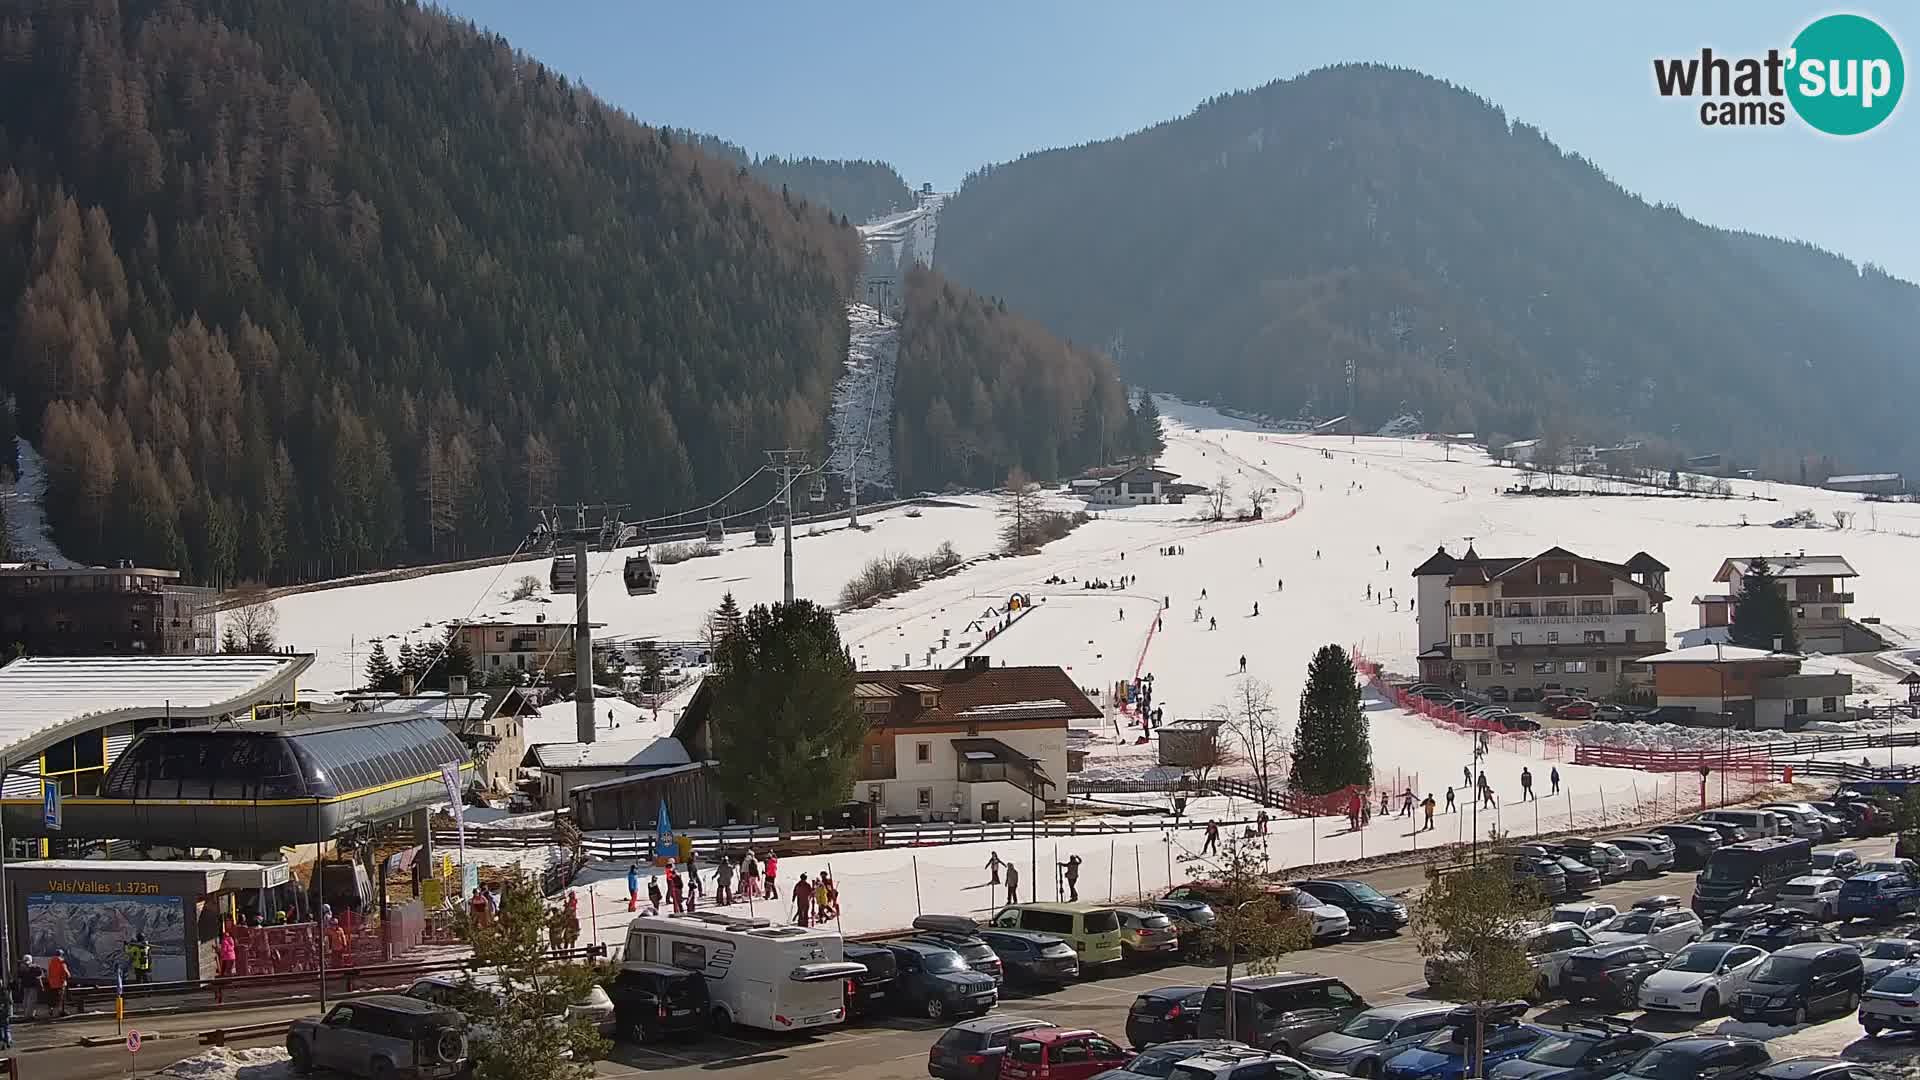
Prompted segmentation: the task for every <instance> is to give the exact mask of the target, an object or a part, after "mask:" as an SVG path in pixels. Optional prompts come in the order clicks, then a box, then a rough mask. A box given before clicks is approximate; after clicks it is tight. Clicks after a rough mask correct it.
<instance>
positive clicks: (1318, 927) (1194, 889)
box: [1166, 881, 1353, 944]
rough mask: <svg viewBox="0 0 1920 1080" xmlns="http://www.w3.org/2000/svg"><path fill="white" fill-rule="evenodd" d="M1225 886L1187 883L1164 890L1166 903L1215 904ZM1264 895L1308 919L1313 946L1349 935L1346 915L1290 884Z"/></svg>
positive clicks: (1268, 888)
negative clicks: (1183, 901) (1168, 901)
mask: <svg viewBox="0 0 1920 1080" xmlns="http://www.w3.org/2000/svg"><path fill="white" fill-rule="evenodd" d="M1224 890H1225V887H1224V886H1222V885H1220V884H1219V883H1218V882H1213V881H1189V882H1187V883H1186V884H1184V885H1177V886H1175V887H1174V888H1171V889H1169V890H1167V893H1166V898H1167V899H1169V900H1199V901H1203V902H1206V903H1208V904H1212V903H1215V902H1216V901H1218V900H1219V899H1220V898H1221V897H1222V896H1224V895H1225V891H1224ZM1265 893H1266V896H1267V898H1269V899H1270V900H1271V901H1272V902H1273V903H1275V904H1277V905H1279V906H1280V907H1281V908H1284V909H1287V910H1291V911H1297V912H1299V913H1300V916H1301V917H1302V918H1304V919H1306V920H1308V922H1309V924H1310V926H1311V932H1312V934H1313V940H1314V943H1315V944H1322V943H1326V942H1331V941H1341V940H1344V939H1345V938H1346V937H1347V935H1348V934H1349V933H1350V932H1352V929H1353V923H1352V921H1351V920H1350V919H1348V918H1347V913H1346V912H1345V911H1344V910H1342V909H1340V908H1339V907H1336V906H1334V905H1333V904H1329V903H1326V902H1324V901H1322V900H1320V899H1319V898H1318V897H1316V896H1314V895H1313V894H1311V893H1307V892H1303V891H1301V890H1299V889H1296V888H1294V887H1293V886H1291V885H1277V884H1276V885H1268V886H1266V887H1265Z"/></svg>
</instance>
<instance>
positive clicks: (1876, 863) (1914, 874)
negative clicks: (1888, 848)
mask: <svg viewBox="0 0 1920 1080" xmlns="http://www.w3.org/2000/svg"><path fill="white" fill-rule="evenodd" d="M1860 872H1861V873H1863V874H1868V873H1879V874H1904V875H1906V876H1907V877H1908V878H1910V879H1913V880H1916V881H1920V862H1915V861H1914V860H1912V859H1909V858H1907V857H1905V856H1899V857H1897V858H1892V859H1868V860H1867V861H1866V862H1863V863H1861V864H1860Z"/></svg>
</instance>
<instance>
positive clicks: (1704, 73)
mask: <svg viewBox="0 0 1920 1080" xmlns="http://www.w3.org/2000/svg"><path fill="white" fill-rule="evenodd" d="M1653 81H1654V85H1655V86H1656V87H1657V88H1658V89H1659V91H1660V96H1661V97H1669V98H1672V97H1678V98H1699V99H1701V101H1700V122H1701V123H1702V124H1705V125H1707V126H1709V127H1757V126H1773V127H1777V126H1780V125H1783V124H1785V123H1786V122H1787V114H1788V109H1789V107H1791V109H1792V111H1793V115H1795V116H1798V117H1799V118H1800V120H1801V121H1802V122H1803V123H1805V124H1806V125H1807V126H1808V127H1811V128H1813V129H1814V130H1815V131H1820V132H1824V133H1826V134H1828V135H1842V136H1845V135H1864V134H1866V133H1867V132H1869V131H1872V130H1873V129H1874V128H1876V127H1879V126H1880V125H1881V124H1882V123H1883V122H1885V121H1886V119H1887V117H1889V116H1892V115H1893V110H1894V109H1895V107H1897V106H1898V105H1899V104H1900V91H1901V89H1902V88H1904V87H1905V85H1906V81H1907V73H1906V65H1905V64H1904V63H1902V61H1901V58H1900V46H1899V45H1898V44H1897V43H1896V42H1895V41H1894V40H1893V35H1892V34H1889V33H1887V31H1886V30H1885V29H1884V28H1883V27H1881V25H1880V24H1879V23H1876V22H1874V21H1873V20H1872V19H1869V18H1866V17H1864V16H1861V15H1828V16H1825V17H1824V18H1820V19H1816V20H1814V21H1813V22H1811V23H1808V24H1807V26H1806V27H1805V28H1804V29H1802V30H1801V31H1800V33H1799V34H1798V35H1796V36H1795V37H1794V39H1793V44H1792V45H1790V46H1788V47H1787V48H1786V49H1768V50H1767V54H1766V55H1765V56H1749V57H1738V58H1729V57H1724V56H1716V55H1714V52H1713V50H1712V49H1711V48H1705V49H1701V50H1700V55H1699V56H1686V57H1670V58H1669V57H1663V58H1660V59H1656V60H1655V61H1654V62H1653Z"/></svg>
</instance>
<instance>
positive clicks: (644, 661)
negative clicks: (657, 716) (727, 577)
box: [635, 593, 733, 694]
mask: <svg viewBox="0 0 1920 1080" xmlns="http://www.w3.org/2000/svg"><path fill="white" fill-rule="evenodd" d="M727 599H728V600H732V599H733V594H732V593H728V594H727ZM635 651H637V652H638V653H639V654H640V688H641V690H643V691H645V692H646V693H649V694H657V693H659V692H660V690H661V689H662V687H661V681H660V680H661V676H662V674H663V673H664V672H665V671H666V667H667V665H666V658H665V657H663V656H661V655H660V646H659V645H656V644H655V643H654V641H653V639H652V638H647V639H645V640H643V641H641V642H640V645H639V647H638V648H637V649H636V650H635Z"/></svg>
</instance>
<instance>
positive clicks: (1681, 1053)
mask: <svg viewBox="0 0 1920 1080" xmlns="http://www.w3.org/2000/svg"><path fill="white" fill-rule="evenodd" d="M1699 1072H1700V1058H1699V1057H1698V1056H1697V1055H1696V1054H1692V1053H1689V1052H1688V1051H1686V1050H1680V1049H1668V1048H1666V1047H1660V1046H1656V1047H1654V1048H1653V1049H1651V1050H1649V1051H1647V1052H1646V1053H1644V1054H1641V1055H1640V1058H1639V1060H1637V1061H1635V1062H1634V1063H1633V1064H1632V1065H1631V1066H1629V1067H1628V1068H1627V1075H1628V1076H1644V1077H1647V1078H1648V1080H1692V1078H1693V1077H1695V1076H1697V1075H1698V1074H1699Z"/></svg>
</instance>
